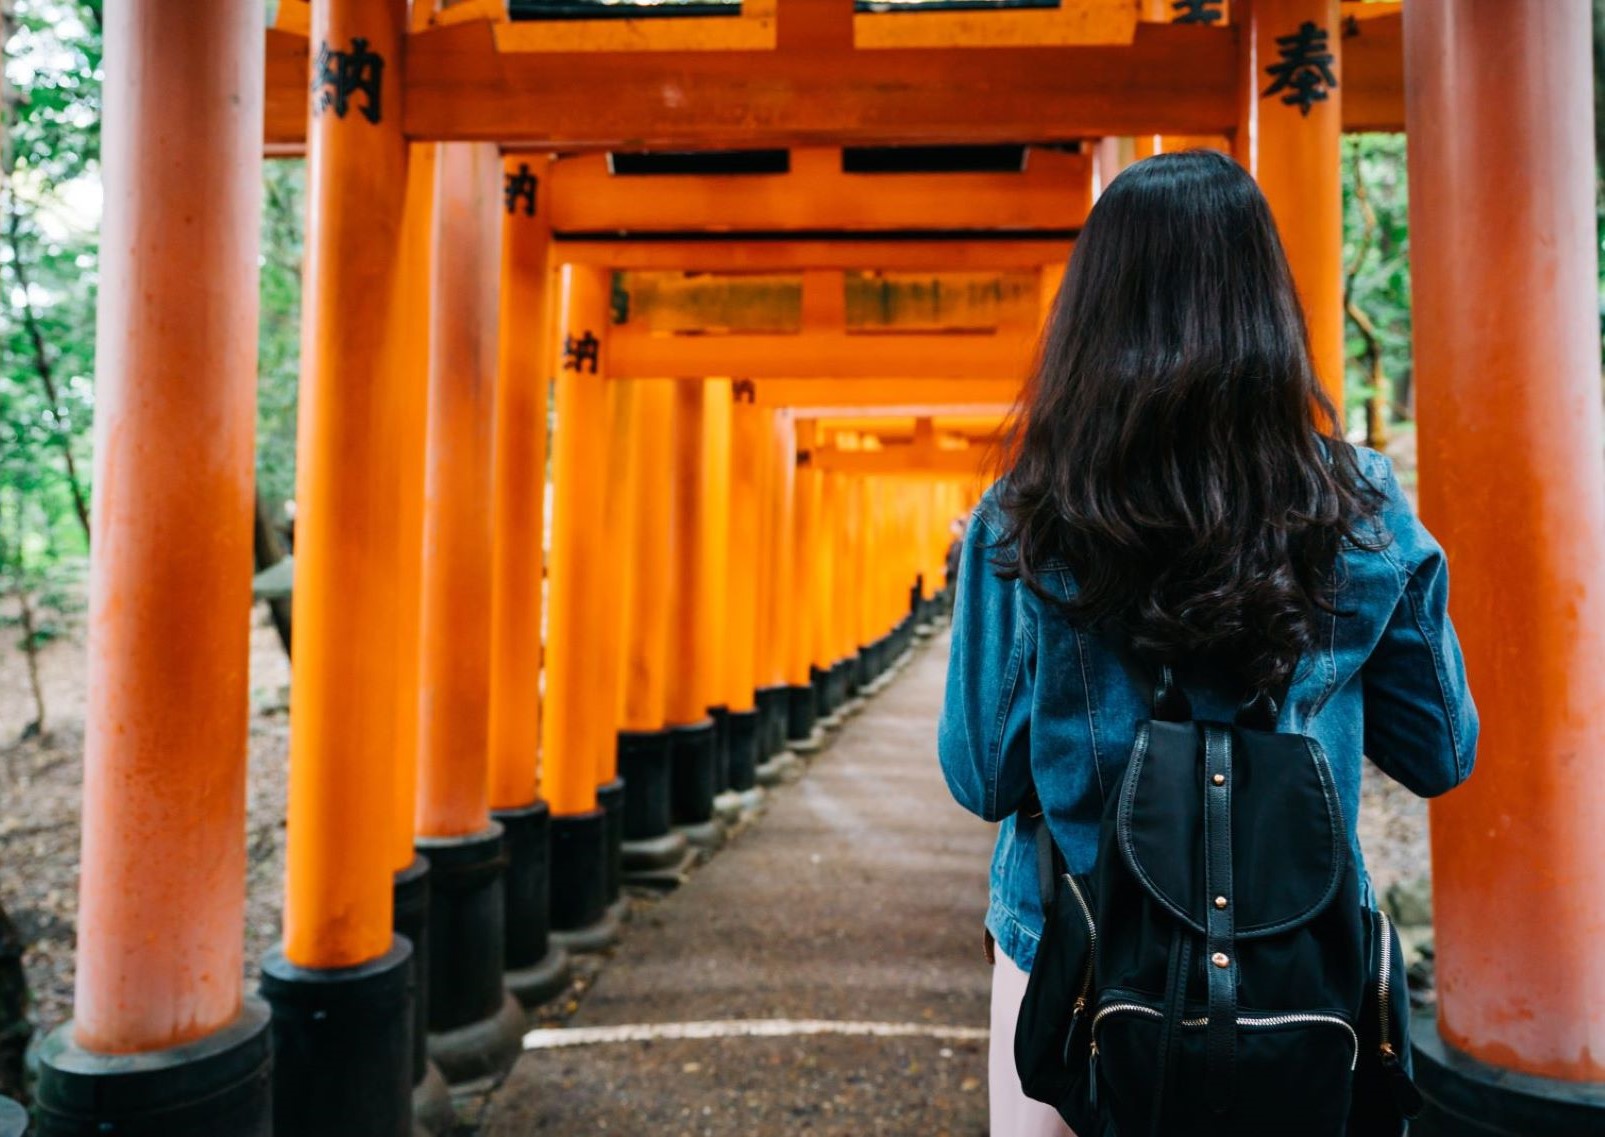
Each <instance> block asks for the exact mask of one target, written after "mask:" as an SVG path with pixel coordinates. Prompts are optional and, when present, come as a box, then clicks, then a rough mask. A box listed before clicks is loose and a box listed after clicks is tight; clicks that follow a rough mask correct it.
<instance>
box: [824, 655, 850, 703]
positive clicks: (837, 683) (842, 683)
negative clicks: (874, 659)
mask: <svg viewBox="0 0 1605 1137" xmlns="http://www.w3.org/2000/svg"><path fill="white" fill-rule="evenodd" d="M852 679H853V661H852V660H851V659H848V658H842V659H838V660H837V661H836V662H835V663H833V664H831V667H830V683H831V688H832V691H833V697H834V698H835V700H836V709H837V710H838V711H840V710H841V709H842V708H843V707H845V706H846V705H847V700H848V699H850V698H852V686H853V684H852Z"/></svg>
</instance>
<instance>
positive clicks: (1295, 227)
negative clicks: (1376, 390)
mask: <svg viewBox="0 0 1605 1137" xmlns="http://www.w3.org/2000/svg"><path fill="white" fill-rule="evenodd" d="M1232 9H1233V19H1234V21H1235V22H1236V23H1237V24H1238V25H1239V26H1240V27H1241V28H1242V32H1241V35H1240V37H1239V39H1238V44H1239V49H1240V57H1239V59H1240V63H1239V82H1240V84H1241V95H1240V104H1239V114H1238V126H1237V136H1236V138H1235V139H1234V140H1233V153H1234V154H1235V155H1236V157H1237V160H1238V161H1240V162H1241V163H1243V165H1244V166H1246V167H1247V168H1248V171H1249V172H1250V173H1251V174H1253V175H1254V177H1255V178H1256V179H1257V180H1258V182H1259V184H1260V188H1261V189H1263V190H1264V191H1265V197H1266V199H1267V200H1269V202H1270V204H1271V212H1272V213H1273V214H1274V215H1275V217H1276V224H1277V227H1278V228H1279V229H1280V230H1281V233H1282V244H1283V245H1284V246H1286V248H1287V259H1288V262H1289V263H1290V264H1291V265H1292V267H1293V279H1294V282H1295V283H1296V284H1297V285H1298V291H1299V297H1300V299H1302V300H1303V302H1304V313H1305V316H1306V318H1307V319H1308V321H1309V327H1310V347H1311V350H1312V351H1313V353H1314V357H1315V367H1316V370H1317V372H1318V373H1319V375H1320V378H1321V383H1322V385H1323V386H1324V387H1325V388H1326V390H1327V394H1328V395H1330V396H1331V397H1332V400H1333V402H1335V403H1336V404H1337V405H1338V406H1339V407H1341V406H1342V405H1343V178H1342V143H1343V113H1342V110H1343V107H1342V104H1343V87H1342V80H1343V71H1342V47H1341V44H1342V39H1343V29H1342V25H1341V23H1340V22H1339V12H1338V0H1239V2H1237V3H1234V4H1233V5H1232Z"/></svg>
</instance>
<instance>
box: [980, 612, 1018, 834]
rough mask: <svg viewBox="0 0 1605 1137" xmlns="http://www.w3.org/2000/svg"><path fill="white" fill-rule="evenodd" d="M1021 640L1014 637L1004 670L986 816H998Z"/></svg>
mask: <svg viewBox="0 0 1605 1137" xmlns="http://www.w3.org/2000/svg"><path fill="white" fill-rule="evenodd" d="M1021 654H1022V652H1021V650H1020V639H1019V637H1018V636H1016V637H1014V644H1013V646H1012V647H1011V648H1010V650H1009V662H1008V664H1007V666H1006V667H1005V668H1004V682H1003V692H1002V698H1000V699H999V700H998V710H997V716H996V719H995V721H994V722H993V725H992V745H991V748H990V750H991V752H990V754H989V755H988V759H989V760H990V762H991V764H992V771H991V773H992V776H991V778H990V779H988V785H987V802H986V815H987V816H988V817H994V818H995V817H997V815H998V783H999V782H1000V781H1001V780H1002V778H1003V732H1004V730H1005V729H1007V727H1008V724H1009V711H1010V709H1011V708H1012V707H1013V706H1014V694H1015V691H1016V690H1017V689H1018V687H1019V684H1020V656H1021Z"/></svg>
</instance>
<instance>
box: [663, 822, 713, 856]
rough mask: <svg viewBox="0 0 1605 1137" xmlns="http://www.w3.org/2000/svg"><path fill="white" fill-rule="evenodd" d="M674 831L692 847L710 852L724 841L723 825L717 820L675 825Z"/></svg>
mask: <svg viewBox="0 0 1605 1137" xmlns="http://www.w3.org/2000/svg"><path fill="white" fill-rule="evenodd" d="M674 831H675V832H676V833H678V834H680V835H681V836H682V837H684V838H685V839H686V843H687V844H689V845H690V846H691V847H692V848H695V849H702V850H704V851H706V852H712V851H713V850H715V849H718V848H721V847H722V846H723V845H724V841H725V836H726V833H725V827H724V826H723V825H721V824H720V823H719V822H718V821H699V822H697V823H696V824H694V825H676V826H675V827H674Z"/></svg>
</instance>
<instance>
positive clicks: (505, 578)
mask: <svg viewBox="0 0 1605 1137" xmlns="http://www.w3.org/2000/svg"><path fill="white" fill-rule="evenodd" d="M546 167H547V163H546V162H544V161H542V160H540V159H536V158H532V157H530V156H528V155H510V156H508V157H506V158H504V159H503V161H502V170H501V176H502V185H503V188H504V192H505V191H506V189H507V188H508V187H513V188H526V187H527V188H528V190H529V196H528V197H522V196H519V197H513V198H510V199H504V202H503V209H502V214H503V218H502V261H501V300H500V303H501V334H500V342H499V347H498V359H499V364H498V373H497V379H496V428H495V429H496V437H495V455H494V479H495V485H494V490H493V492H494V494H495V509H494V533H493V537H492V547H491V565H492V567H491V632H490V734H489V739H490V759H489V762H490V766H489V779H490V782H489V786H490V789H489V793H490V805H491V808H492V809H515V808H518V807H520V806H525V805H529V804H530V803H531V802H533V801H535V800H536V799H537V798H538V797H539V794H540V788H539V778H538V759H539V754H540V744H541V615H542V611H543V608H542V595H543V593H544V591H545V581H544V567H545V544H546V533H545V530H546V410H547V392H548V388H549V386H550V383H549V379H550V367H551V359H552V351H551V344H550V342H549V341H548V335H549V331H548V328H547V324H548V316H549V311H550V304H549V295H548V293H549V291H550V290H549V288H548V281H549V279H550V269H549V266H548V264H547V251H548V248H549V246H550V244H551V229H550V225H549V223H548V218H547V211H546V206H547V202H548V201H549V199H550V196H551V195H550V192H549V186H548V183H547V179H546ZM529 178H533V179H535V182H534V184H533V185H529V183H528V182H527V181H526V179H529Z"/></svg>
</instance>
